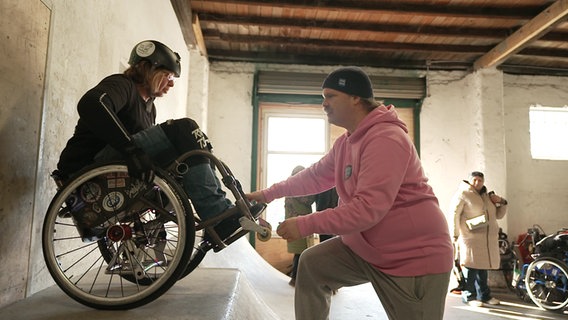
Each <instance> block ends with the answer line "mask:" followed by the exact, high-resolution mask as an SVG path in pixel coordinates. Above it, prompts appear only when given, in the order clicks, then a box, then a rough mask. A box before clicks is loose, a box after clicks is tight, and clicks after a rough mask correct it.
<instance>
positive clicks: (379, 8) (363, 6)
mask: <svg viewBox="0 0 568 320" xmlns="http://www.w3.org/2000/svg"><path fill="white" fill-rule="evenodd" d="M192 2H197V3H200V5H199V7H200V8H206V7H207V6H208V5H211V4H214V3H216V2H223V3H231V4H236V5H241V6H252V7H256V6H260V7H270V8H289V9H302V10H326V11H338V12H346V11H351V12H352V11H357V12H362V11H363V12H364V13H365V14H383V15H388V14H396V15H408V16H416V15H423V16H436V17H456V16H458V17H462V18H480V19H487V18H489V19H513V20H516V19H531V18H532V17H533V16H534V14H535V12H540V11H542V10H543V9H544V8H543V7H542V6H541V5H522V6H521V5H519V6H514V7H511V6H498V5H491V4H489V5H486V6H483V7H481V6H471V5H467V4H452V5H444V6H441V5H428V4H425V5H421V4H417V3H400V2H397V1H392V2H390V1H389V2H387V1H353V0H329V1H297V0H278V1H274V0H207V1H197V0H192Z"/></svg>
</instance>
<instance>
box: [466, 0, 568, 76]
mask: <svg viewBox="0 0 568 320" xmlns="http://www.w3.org/2000/svg"><path fill="white" fill-rule="evenodd" d="M567 15H568V0H558V1H556V2H555V3H553V4H552V5H551V6H550V7H548V8H547V9H546V10H544V11H543V12H542V13H540V14H539V15H537V16H536V17H535V18H534V19H532V20H530V21H529V22H528V23H526V24H525V25H523V26H522V27H521V28H520V29H519V30H517V31H515V32H514V33H513V34H512V35H510V36H509V37H507V38H506V39H505V40H503V41H502V42H501V43H499V44H498V45H497V46H496V47H495V48H493V49H491V51H489V52H488V53H486V54H485V55H483V56H481V57H480V58H479V59H477V61H475V63H474V64H473V69H474V70H479V69H482V68H488V67H493V66H496V65H499V64H500V63H502V62H503V61H505V60H507V58H508V57H510V56H511V55H513V54H515V53H517V52H519V51H520V50H522V49H523V47H524V46H526V45H527V44H528V43H530V42H531V41H534V40H536V39H538V38H539V37H540V36H542V35H543V34H544V33H545V32H547V31H548V30H549V29H550V28H551V27H553V26H554V25H555V24H557V23H559V22H562V21H563V20H564V18H566V16H567Z"/></svg>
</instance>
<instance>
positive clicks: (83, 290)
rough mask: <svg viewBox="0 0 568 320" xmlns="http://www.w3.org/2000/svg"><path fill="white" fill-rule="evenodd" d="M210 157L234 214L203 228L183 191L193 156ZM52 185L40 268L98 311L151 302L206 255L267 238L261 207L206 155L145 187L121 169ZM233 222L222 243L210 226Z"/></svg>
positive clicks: (105, 167)
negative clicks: (247, 238)
mask: <svg viewBox="0 0 568 320" xmlns="http://www.w3.org/2000/svg"><path fill="white" fill-rule="evenodd" d="M195 155H200V156H204V157H208V158H209V159H210V160H211V163H212V164H213V165H214V166H215V167H216V169H217V171H218V172H219V174H220V176H221V177H222V179H221V181H222V182H223V184H224V185H225V187H226V188H227V189H228V190H230V192H231V193H232V194H233V196H234V198H235V207H236V208H238V210H236V209H235V208H232V209H229V210H227V211H226V212H224V213H222V214H220V215H218V216H215V217H214V218H211V219H207V220H204V221H202V220H201V219H200V218H199V216H198V215H197V214H196V213H195V212H194V210H193V207H192V205H191V202H190V201H189V197H188V196H187V194H186V193H185V191H184V189H183V188H182V179H181V176H182V175H183V174H184V173H185V172H186V171H187V170H188V169H189V168H188V167H187V165H186V164H185V162H184V161H185V160H186V159H187V158H189V157H191V156H195ZM52 177H53V178H54V180H55V182H56V184H57V187H58V191H57V193H56V195H55V196H54V198H53V199H52V201H51V203H50V205H49V207H48V210H47V214H46V216H45V219H44V223H43V229H42V249H43V255H44V259H45V263H46V266H47V269H48V270H49V273H50V274H51V276H52V278H53V279H54V281H55V283H56V284H57V285H58V286H59V287H60V288H61V290H62V291H64V292H65V293H66V294H67V295H68V296H69V297H71V298H72V299H74V300H76V301H78V302H79V303H81V304H84V305H86V306H89V307H92V308H95V309H101V310H127V309H132V308H136V307H139V306H142V305H145V304H147V303H149V302H152V301H154V300H155V299H157V298H158V297H160V296H161V295H162V294H164V293H165V292H166V291H167V290H168V289H170V288H171V287H172V286H173V285H174V284H175V283H176V282H177V281H178V280H180V279H182V278H183V277H185V276H187V275H188V274H190V273H191V272H192V271H193V270H194V269H195V268H196V267H197V266H198V265H199V263H200V262H201V261H202V260H203V258H204V257H205V255H206V253H207V252H208V251H210V250H213V251H215V252H218V251H220V250H222V249H224V248H225V247H227V246H228V245H230V244H231V243H232V242H234V241H236V240H237V239H238V238H240V237H242V236H243V235H246V234H248V233H250V232H256V233H257V238H258V239H259V240H261V241H268V240H269V239H270V237H271V235H272V228H271V226H270V225H269V224H268V223H267V222H266V221H264V220H263V219H261V218H259V217H258V215H260V213H261V212H262V211H263V210H264V208H265V206H266V205H265V204H251V203H250V202H249V201H248V200H247V199H246V197H245V196H244V192H243V190H242V188H241V185H240V183H239V182H238V180H237V179H235V177H234V176H233V174H232V172H231V171H230V170H229V168H228V167H227V166H226V165H225V164H224V163H223V162H221V161H220V160H219V159H217V158H216V157H215V156H213V155H212V154H211V153H209V152H206V151H201V150H194V151H190V152H187V153H185V154H183V155H182V156H180V157H179V158H178V159H176V161H174V163H173V164H172V165H171V166H170V167H168V168H165V169H156V171H155V177H154V179H153V181H152V182H151V183H145V182H143V181H141V180H138V179H134V178H131V177H129V175H128V168H127V166H126V165H125V163H124V162H111V163H105V164H97V165H93V166H90V167H87V168H84V169H83V170H81V171H80V172H78V173H77V174H76V175H75V176H74V177H73V178H72V179H69V180H68V181H66V182H62V181H61V180H60V179H59V178H58V177H57V176H56V175H52ZM224 219H238V221H239V223H240V227H239V228H238V229H237V230H236V231H235V232H234V233H233V234H231V235H229V236H228V237H227V238H225V239H221V237H220V236H219V234H217V232H216V231H215V229H214V226H215V225H216V224H217V223H219V222H220V221H222V220H224Z"/></svg>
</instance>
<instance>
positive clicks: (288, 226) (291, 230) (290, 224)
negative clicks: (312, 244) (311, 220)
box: [276, 217, 302, 241]
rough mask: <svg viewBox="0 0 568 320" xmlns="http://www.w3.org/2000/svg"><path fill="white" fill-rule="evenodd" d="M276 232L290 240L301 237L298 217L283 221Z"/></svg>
mask: <svg viewBox="0 0 568 320" xmlns="http://www.w3.org/2000/svg"><path fill="white" fill-rule="evenodd" d="M276 233H277V234H278V235H279V236H281V237H282V238H283V239H286V240H288V241H294V240H298V239H301V238H302V236H301V235H300V229H298V218H297V217H293V218H289V219H286V220H284V221H283V222H281V223H280V225H278V228H277V229H276Z"/></svg>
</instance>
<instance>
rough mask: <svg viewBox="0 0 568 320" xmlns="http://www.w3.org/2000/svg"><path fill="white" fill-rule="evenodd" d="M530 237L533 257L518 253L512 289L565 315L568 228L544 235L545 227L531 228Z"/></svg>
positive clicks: (567, 294)
mask: <svg viewBox="0 0 568 320" xmlns="http://www.w3.org/2000/svg"><path fill="white" fill-rule="evenodd" d="M527 235H528V236H529V237H530V239H532V241H531V242H532V244H531V245H530V246H531V254H530V258H528V257H526V256H524V255H523V254H521V252H520V251H519V250H516V251H515V253H516V254H515V255H516V257H515V262H516V263H515V267H514V272H515V274H514V275H513V280H512V286H513V288H514V289H515V290H516V291H517V293H518V294H519V296H520V297H521V298H525V300H528V299H526V298H529V299H530V301H532V302H533V303H534V304H536V305H537V306H538V307H540V308H542V309H545V310H550V311H557V312H563V310H564V309H566V308H567V307H568V229H566V228H563V229H561V230H559V231H557V232H556V233H554V234H551V235H548V236H544V232H542V228H540V227H538V228H531V229H529V232H528V233H527ZM520 244H521V245H522V243H520ZM517 263H518V264H517Z"/></svg>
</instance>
